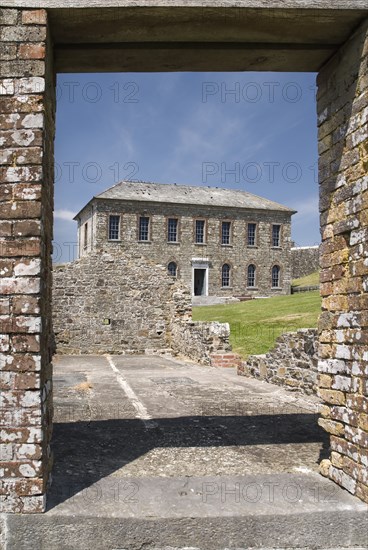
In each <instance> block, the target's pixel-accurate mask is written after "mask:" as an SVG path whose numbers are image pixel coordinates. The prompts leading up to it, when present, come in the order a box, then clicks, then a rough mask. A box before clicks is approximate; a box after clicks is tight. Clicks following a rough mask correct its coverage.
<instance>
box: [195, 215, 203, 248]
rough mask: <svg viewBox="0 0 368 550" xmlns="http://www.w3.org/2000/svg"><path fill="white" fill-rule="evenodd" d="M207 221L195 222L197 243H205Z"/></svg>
mask: <svg viewBox="0 0 368 550" xmlns="http://www.w3.org/2000/svg"><path fill="white" fill-rule="evenodd" d="M205 227H206V222H205V220H196V222H195V242H196V243H197V244H203V243H204V242H205Z"/></svg>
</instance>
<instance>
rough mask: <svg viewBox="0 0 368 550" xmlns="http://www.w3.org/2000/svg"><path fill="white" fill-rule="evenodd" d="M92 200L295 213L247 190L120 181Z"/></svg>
mask: <svg viewBox="0 0 368 550" xmlns="http://www.w3.org/2000/svg"><path fill="white" fill-rule="evenodd" d="M93 198H94V199H114V200H127V201H142V202H152V203H170V204H192V205H200V206H225V207H226V206H227V207H230V208H247V209H252V210H253V209H257V210H274V211H275V210H276V211H281V212H289V213H290V214H294V213H295V212H296V211H295V210H293V209H291V208H288V207H287V206H284V205H282V204H279V203H277V202H274V201H271V200H268V199H265V198H263V197H258V196H257V195H253V194H252V193H248V192H247V191H241V190H237V189H222V188H220V187H204V186H189V185H181V184H180V185H179V184H166V183H148V182H133V181H121V182H120V183H117V184H116V185H114V186H113V187H110V188H109V189H106V191H103V192H102V193H100V194H99V195H95V196H94V197H93ZM76 217H77V216H76Z"/></svg>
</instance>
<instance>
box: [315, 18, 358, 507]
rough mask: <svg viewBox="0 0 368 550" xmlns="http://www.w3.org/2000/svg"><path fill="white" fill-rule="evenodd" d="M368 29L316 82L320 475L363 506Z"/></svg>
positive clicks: (337, 56) (352, 40)
mask: <svg viewBox="0 0 368 550" xmlns="http://www.w3.org/2000/svg"><path fill="white" fill-rule="evenodd" d="M367 30H368V22H367V21H366V22H365V23H364V24H363V25H362V26H361V27H360V29H358V31H357V32H356V33H355V35H354V36H352V37H351V38H350V39H349V40H348V41H347V43H346V45H345V46H343V47H342V48H341V50H340V51H339V52H338V53H337V55H335V57H334V58H333V59H332V60H331V61H330V62H329V63H328V64H327V65H326V66H325V67H324V68H323V69H322V70H321V72H320V74H319V76H318V124H319V131H318V139H319V152H320V161H319V180H320V197H321V198H320V211H321V234H322V245H321V260H320V262H321V294H322V297H323V300H322V314H321V316H320V322H319V329H320V346H319V354H320V361H319V366H318V369H319V372H320V376H319V382H318V384H319V391H318V393H319V395H320V397H321V398H322V399H323V400H324V402H325V406H324V407H323V409H322V418H321V419H320V421H319V422H320V425H321V426H322V427H323V428H324V429H325V430H326V431H327V432H329V433H330V434H331V451H332V452H331V456H330V460H327V461H323V463H322V465H321V472H322V473H323V474H324V475H326V476H328V477H330V478H331V479H333V480H334V481H336V483H338V484H339V485H341V486H343V487H345V489H347V490H348V491H350V492H351V493H353V494H355V495H357V496H358V497H359V498H361V499H363V500H365V501H367V502H368V469H367V466H368V397H367V390H368V384H367V377H368V351H367V349H368V346H367V344H368V330H367V329H368V292H367V291H368V244H367V243H368V216H367V213H368V176H367V170H368V130H367V128H368V126H367V122H368V86H367V84H368V71H367V55H368V37H367Z"/></svg>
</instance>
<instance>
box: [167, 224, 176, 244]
mask: <svg viewBox="0 0 368 550" xmlns="http://www.w3.org/2000/svg"><path fill="white" fill-rule="evenodd" d="M167 240H168V241H169V242H170V243H175V242H177V241H178V220H177V218H169V219H168V220H167Z"/></svg>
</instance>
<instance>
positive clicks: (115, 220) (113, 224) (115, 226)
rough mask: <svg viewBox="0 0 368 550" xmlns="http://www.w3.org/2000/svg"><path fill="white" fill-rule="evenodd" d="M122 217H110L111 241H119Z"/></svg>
mask: <svg viewBox="0 0 368 550" xmlns="http://www.w3.org/2000/svg"><path fill="white" fill-rule="evenodd" d="M119 227H120V216H109V241H118V240H119Z"/></svg>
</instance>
